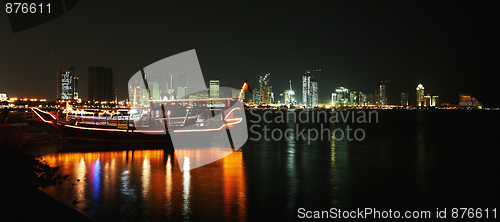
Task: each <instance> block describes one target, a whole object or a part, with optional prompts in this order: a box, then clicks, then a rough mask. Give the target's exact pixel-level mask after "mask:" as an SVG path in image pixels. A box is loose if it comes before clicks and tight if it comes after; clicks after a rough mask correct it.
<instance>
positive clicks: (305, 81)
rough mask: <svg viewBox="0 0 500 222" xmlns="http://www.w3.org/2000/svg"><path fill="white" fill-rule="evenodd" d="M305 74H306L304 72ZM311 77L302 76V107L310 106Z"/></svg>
mask: <svg viewBox="0 0 500 222" xmlns="http://www.w3.org/2000/svg"><path fill="white" fill-rule="evenodd" d="M306 74H307V72H306ZM310 101H311V76H307V75H304V76H302V103H303V104H304V106H307V107H309V106H311V102H310Z"/></svg>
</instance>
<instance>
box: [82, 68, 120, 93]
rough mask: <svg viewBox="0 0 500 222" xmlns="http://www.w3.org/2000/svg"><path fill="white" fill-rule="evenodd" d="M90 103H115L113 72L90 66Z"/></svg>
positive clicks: (108, 69) (109, 69)
mask: <svg viewBox="0 0 500 222" xmlns="http://www.w3.org/2000/svg"><path fill="white" fill-rule="evenodd" d="M88 89H89V95H88V96H89V98H88V100H89V101H92V102H95V101H99V102H100V101H113V100H114V98H113V70H112V69H111V68H104V67H95V66H89V84H88Z"/></svg>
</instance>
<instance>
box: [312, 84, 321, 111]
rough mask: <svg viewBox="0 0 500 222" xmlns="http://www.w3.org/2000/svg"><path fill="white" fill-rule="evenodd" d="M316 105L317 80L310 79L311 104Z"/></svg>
mask: <svg viewBox="0 0 500 222" xmlns="http://www.w3.org/2000/svg"><path fill="white" fill-rule="evenodd" d="M318 105H319V97H318V82H316V81H311V106H312V107H317V106H318Z"/></svg>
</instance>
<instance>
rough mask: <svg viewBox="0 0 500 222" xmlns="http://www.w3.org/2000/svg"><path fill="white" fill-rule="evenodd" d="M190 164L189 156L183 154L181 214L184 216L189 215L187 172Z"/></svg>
mask: <svg viewBox="0 0 500 222" xmlns="http://www.w3.org/2000/svg"><path fill="white" fill-rule="evenodd" d="M190 164H191V162H190V160H189V157H187V156H185V157H184V164H183V166H182V167H183V169H184V172H183V173H182V185H183V189H182V193H183V195H182V196H183V197H184V204H182V206H183V208H182V215H184V216H185V217H189V188H190V187H191V186H190V183H191V174H190V173H189V167H190Z"/></svg>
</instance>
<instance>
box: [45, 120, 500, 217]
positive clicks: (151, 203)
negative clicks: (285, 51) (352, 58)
mask: <svg viewBox="0 0 500 222" xmlns="http://www.w3.org/2000/svg"><path fill="white" fill-rule="evenodd" d="M261 114H262V113H261ZM261 114H260V115H261ZM499 114H500V112H495V111H447V110H437V111H381V112H379V115H378V123H375V122H374V120H372V123H352V122H350V121H349V122H348V123H323V128H329V129H330V130H331V131H333V130H334V129H345V128H346V127H347V125H349V127H350V128H352V129H353V130H355V129H363V130H364V132H365V138H364V140H362V141H355V140H354V141H347V140H346V138H344V140H339V141H335V140H329V139H328V138H329V137H330V139H331V137H332V136H331V135H330V136H327V135H326V134H324V137H323V140H321V139H318V140H316V141H310V144H309V145H308V141H307V130H306V132H305V134H306V139H305V140H302V138H300V137H299V138H300V139H299V140H286V139H281V140H280V141H265V140H264V139H263V138H262V140H260V141H252V140H251V139H249V141H248V142H247V143H246V144H245V145H244V146H243V148H242V149H241V150H240V151H237V152H234V153H232V154H230V155H228V156H227V157H225V158H223V159H220V160H218V161H216V162H213V163H211V164H208V165H206V166H203V167H200V168H196V169H193V170H191V171H184V172H181V171H180V167H185V166H179V165H178V164H177V160H176V156H175V154H173V153H169V152H164V151H163V150H162V149H155V148H157V147H151V149H149V147H147V145H144V146H143V147H142V148H144V149H143V150H128V149H131V148H132V147H127V146H125V145H117V146H112V147H111V148H112V149H110V146H109V145H106V146H104V145H102V146H101V145H98V144H93V145H91V144H67V145H65V146H64V147H63V148H62V149H60V150H59V151H58V152H55V153H51V154H45V155H42V157H43V159H44V160H46V161H47V162H48V163H49V164H50V165H53V166H60V167H61V169H60V172H61V173H62V174H64V175H65V174H69V175H71V177H70V179H69V180H68V181H65V182H64V183H63V184H60V185H55V186H51V187H48V188H45V189H44V191H45V192H46V193H47V194H49V195H51V196H53V197H54V198H56V199H57V200H60V201H62V202H63V203H65V204H67V205H70V206H72V207H74V208H75V209H77V210H78V211H80V212H82V213H83V214H84V215H87V216H88V217H90V218H92V219H94V220H98V221H111V220H115V221H140V220H149V221H151V220H154V221H157V220H163V221H164V220H169V219H171V220H172V219H173V220H196V221H198V220H231V221H235V220H257V219H259V220H260V219H266V220H272V219H288V220H293V219H297V210H298V208H306V209H307V210H329V209H330V208H331V207H337V208H340V209H342V210H344V209H345V210H347V209H355V208H357V207H377V208H378V209H389V208H391V209H393V210H417V209H423V210H431V211H434V210H435V207H448V208H452V207H489V208H493V207H497V206H493V205H489V204H491V203H492V201H493V200H495V201H496V200H497V197H498V192H497V189H498V185H499V183H498V179H497V177H498V173H497V172H498V170H497V169H498V161H497V159H498V157H497V156H496V155H495V154H496V153H497V152H496V150H497V149H498V144H499V143H498V136H499V135H498V132H499V130H498V126H499V124H500V118H499V117H500V115H499ZM276 116H277V115H276V114H270V115H268V116H267V117H268V118H270V117H272V118H274V117H276ZM248 118H249V119H253V120H255V119H256V117H254V116H252V115H249V116H248ZM341 122H342V121H341ZM252 124H253V123H249V127H250V126H252ZM258 125H259V127H260V130H259V129H258V127H256V128H253V129H254V131H257V132H260V133H261V134H262V136H263V130H262V129H263V127H264V125H265V126H267V127H268V128H270V129H271V130H273V129H276V128H278V129H281V130H282V131H285V130H286V129H289V128H293V129H296V124H295V123H293V122H289V123H280V124H267V123H258ZM320 127H321V123H308V124H301V125H300V126H299V129H302V128H306V129H312V128H316V129H318V130H320V129H321V128H320ZM298 133H299V132H298V131H290V132H289V133H288V134H287V135H288V136H296V135H294V134H298ZM336 135H338V134H336ZM249 137H250V138H256V137H257V135H256V134H255V133H252V132H251V133H250V134H249ZM268 137H270V134H269V132H268ZM276 137H278V135H277V134H275V138H276ZM318 138H319V137H318ZM337 138H338V136H337ZM117 148H119V150H116V149H117ZM68 150H70V151H68ZM71 150H73V151H71ZM74 150H78V152H77V151H74ZM86 150H87V151H86ZM95 150H102V151H95ZM106 150H107V151H106ZM180 152H185V151H177V155H179V154H180ZM201 152H204V153H203V155H214V153H217V152H221V151H220V150H217V149H206V150H203V151H201ZM189 161H190V160H189V159H185V160H184V164H186V163H189ZM77 179H80V181H79V182H77ZM74 200H76V201H77V203H76V204H73V201H74Z"/></svg>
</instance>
